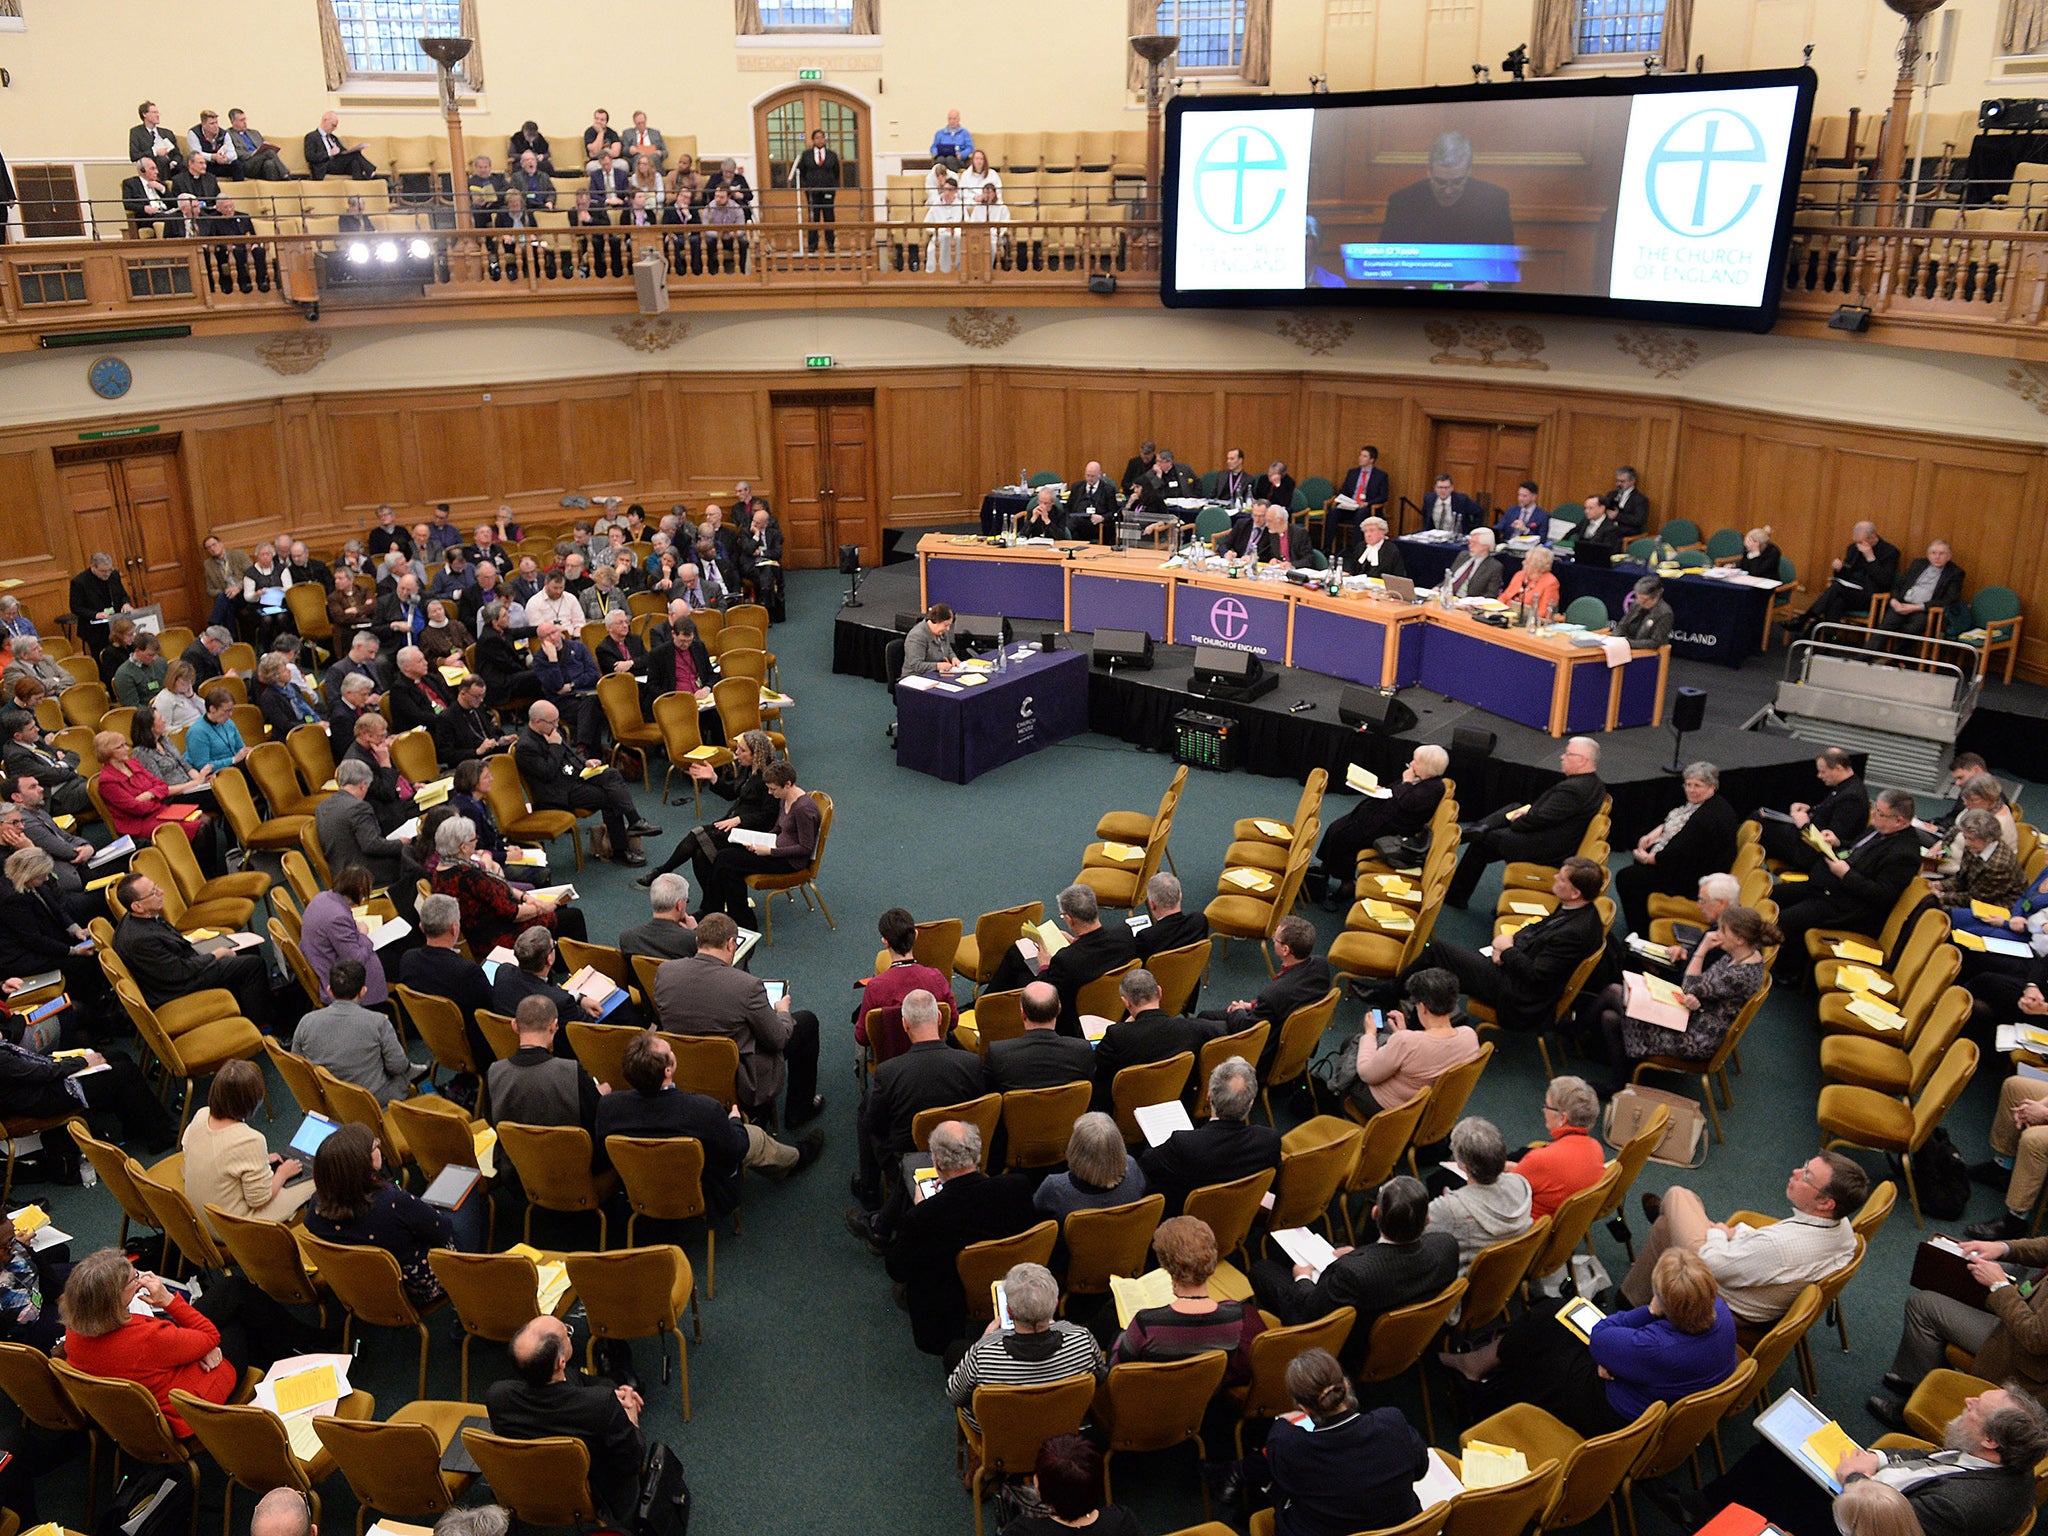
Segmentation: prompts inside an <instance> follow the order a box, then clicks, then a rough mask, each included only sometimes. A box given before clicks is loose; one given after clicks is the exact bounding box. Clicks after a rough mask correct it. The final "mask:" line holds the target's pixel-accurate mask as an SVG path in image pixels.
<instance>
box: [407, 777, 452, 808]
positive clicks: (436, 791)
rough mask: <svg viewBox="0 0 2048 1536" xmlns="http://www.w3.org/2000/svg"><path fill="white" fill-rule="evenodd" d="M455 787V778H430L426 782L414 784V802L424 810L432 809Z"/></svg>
mask: <svg viewBox="0 0 2048 1536" xmlns="http://www.w3.org/2000/svg"><path fill="white" fill-rule="evenodd" d="M454 788H455V781H454V780H453V779H429V780H428V781H427V782H426V783H424V784H420V785H416V786H414V788H413V792H412V803H413V804H414V805H416V806H418V807H419V808H420V809H421V810H423V811H431V810H432V809H433V808H434V807H435V806H437V805H439V804H441V803H442V802H443V801H444V800H446V799H447V798H448V796H449V793H450V792H451V791H452V790H453V789H454Z"/></svg>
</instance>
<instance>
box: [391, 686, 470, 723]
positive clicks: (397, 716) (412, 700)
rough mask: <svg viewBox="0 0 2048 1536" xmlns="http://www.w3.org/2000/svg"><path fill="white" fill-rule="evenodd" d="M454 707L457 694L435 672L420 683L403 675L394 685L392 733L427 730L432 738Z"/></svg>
mask: <svg viewBox="0 0 2048 1536" xmlns="http://www.w3.org/2000/svg"><path fill="white" fill-rule="evenodd" d="M454 706H455V698H454V690H453V689H452V688H450V687H449V686H448V685H447V683H445V682H443V681H442V680H441V679H440V678H437V677H435V676H434V675H433V674H432V673H431V672H430V673H428V674H427V676H426V677H425V678H424V679H422V680H421V681H420V682H414V681H413V680H412V679H411V678H409V677H407V676H405V675H404V674H403V673H400V674H399V678H398V681H397V682H395V683H393V684H392V685H391V729H392V730H393V731H394V732H396V731H409V730H412V729H413V728H414V727H416V726H424V727H425V728H426V730H427V733H428V734H429V735H432V734H433V733H434V731H435V730H436V729H437V722H438V721H439V720H440V718H441V715H442V714H443V713H445V712H446V711H448V710H450V709H452V708H454Z"/></svg>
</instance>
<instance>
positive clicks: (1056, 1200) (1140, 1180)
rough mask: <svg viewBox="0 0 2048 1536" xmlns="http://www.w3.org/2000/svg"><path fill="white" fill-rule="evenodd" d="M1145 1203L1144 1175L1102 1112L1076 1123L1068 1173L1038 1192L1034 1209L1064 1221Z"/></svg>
mask: <svg viewBox="0 0 2048 1536" xmlns="http://www.w3.org/2000/svg"><path fill="white" fill-rule="evenodd" d="M1144 1197H1145V1175H1144V1174H1143V1173H1141V1172H1140V1171H1139V1169H1138V1160H1137V1159H1136V1158H1135V1157H1132V1156H1131V1154H1130V1153H1129V1151H1127V1150H1126V1149H1125V1147H1124V1133H1123V1132H1122V1131H1120V1130H1118V1129H1117V1128H1116V1121H1115V1120H1114V1119H1112V1118H1111V1117H1110V1116H1108V1115H1105V1114H1103V1113H1102V1112H1101V1111H1099V1110H1095V1111H1091V1112H1090V1113H1088V1114H1085V1115H1083V1116H1081V1118H1080V1119H1078V1120H1076V1121H1075V1122H1074V1129H1073V1131H1072V1133H1071V1134H1070V1135H1069V1136H1068V1137H1067V1170H1066V1172H1064V1173H1056V1174H1053V1175H1052V1176H1051V1177H1050V1178H1048V1179H1047V1180H1046V1181H1045V1182H1044V1183H1043V1184H1040V1185H1039V1186H1038V1193H1037V1194H1035V1195H1033V1196H1032V1197H1031V1203H1032V1205H1034V1206H1035V1207H1037V1209H1038V1211H1039V1213H1040V1214H1041V1215H1045V1216H1050V1217H1051V1218H1052V1219H1053V1220H1054V1221H1065V1220H1066V1219H1067V1215H1068V1213H1069V1212H1071V1211H1089V1210H1105V1209H1107V1208H1108V1207H1110V1206H1113V1205H1129V1204H1130V1203H1131V1202H1132V1201H1133V1200H1142V1199H1143V1198H1144Z"/></svg>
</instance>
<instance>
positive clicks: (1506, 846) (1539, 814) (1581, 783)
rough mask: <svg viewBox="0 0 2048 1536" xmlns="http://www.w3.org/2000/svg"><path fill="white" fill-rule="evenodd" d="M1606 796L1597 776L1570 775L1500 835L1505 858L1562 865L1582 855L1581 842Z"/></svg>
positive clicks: (1533, 803) (1497, 843)
mask: <svg viewBox="0 0 2048 1536" xmlns="http://www.w3.org/2000/svg"><path fill="white" fill-rule="evenodd" d="M1606 796H1607V786H1606V785H1604V784H1602V783H1601V782H1600V775H1598V774H1597V773H1572V774H1566V775H1565V776H1564V777H1563V778H1562V779H1560V780H1558V781H1557V782H1556V783H1555V784H1553V785H1551V786H1550V788H1548V789H1546V790H1544V791H1543V793H1542V794H1540V795H1538V796H1537V797H1536V798H1535V800H1533V801H1532V802H1530V805H1529V809H1528V810H1527V811H1526V812H1525V813H1524V814H1522V815H1521V816H1518V817H1516V818H1515V819H1514V820H1513V821H1511V822H1509V823H1507V825H1506V826H1505V828H1503V830H1502V831H1501V832H1500V833H1499V834H1497V835H1496V837H1495V840H1494V841H1495V845H1496V846H1497V847H1498V848H1499V849H1500V850H1501V857H1502V858H1504V859H1509V860H1514V859H1526V860H1530V861H1532V862H1534V863H1538V864H1562V863H1563V862H1564V861H1565V860H1566V859H1568V858H1570V857H1571V856H1572V855H1573V854H1575V853H1577V852H1578V851H1579V839H1580V838H1582V837H1584V836H1585V835H1586V827H1587V825H1588V824H1589V823H1591V821H1592V820H1593V818H1594V817H1595V816H1596V815H1598V814H1599V812H1600V802H1601V801H1602V800H1603V799H1605V798H1606Z"/></svg>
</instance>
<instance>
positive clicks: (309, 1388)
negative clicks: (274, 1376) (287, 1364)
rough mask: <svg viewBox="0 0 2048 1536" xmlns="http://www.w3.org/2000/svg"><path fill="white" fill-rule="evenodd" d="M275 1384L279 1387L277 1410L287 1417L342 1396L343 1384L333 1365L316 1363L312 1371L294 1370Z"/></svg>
mask: <svg viewBox="0 0 2048 1536" xmlns="http://www.w3.org/2000/svg"><path fill="white" fill-rule="evenodd" d="M273 1385H274V1386H275V1387H276V1389H277V1411H278V1412H279V1413H280V1414H282V1415H284V1416H285V1417H286V1418H287V1419H289V1418H290V1417H291V1416H292V1415H293V1414H295V1413H298V1412H299V1411H300V1410H302V1409H306V1408H311V1407H312V1406H313V1405H314V1404H316V1403H331V1402H333V1401H334V1400H335V1399H336V1398H338V1397H340V1396H341V1384H340V1383H339V1382H338V1381H336V1380H335V1377H334V1367H333V1366H331V1365H316V1366H314V1367H313V1368H312V1369H311V1370H310V1371H297V1372H294V1373H293V1374H292V1375H290V1376H285V1377H281V1378H279V1380H277V1381H276V1382H274V1383H273Z"/></svg>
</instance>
